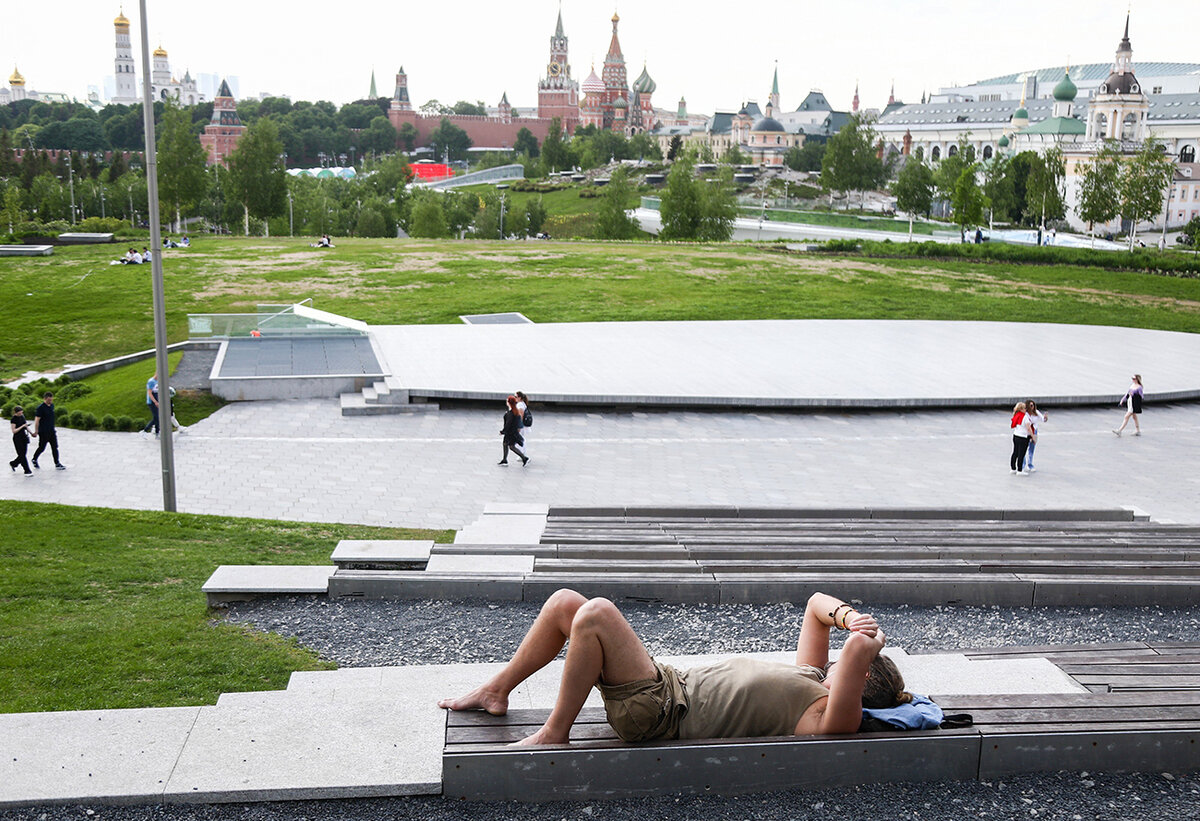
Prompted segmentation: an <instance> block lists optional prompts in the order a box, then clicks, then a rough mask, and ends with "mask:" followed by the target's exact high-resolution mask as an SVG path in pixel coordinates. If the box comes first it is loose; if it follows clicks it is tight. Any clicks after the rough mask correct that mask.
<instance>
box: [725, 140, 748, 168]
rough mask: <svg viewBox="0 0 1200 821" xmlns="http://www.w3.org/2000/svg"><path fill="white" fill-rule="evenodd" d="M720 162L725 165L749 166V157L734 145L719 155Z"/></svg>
mask: <svg viewBox="0 0 1200 821" xmlns="http://www.w3.org/2000/svg"><path fill="white" fill-rule="evenodd" d="M721 162H723V163H725V164H726V165H749V164H750V155H749V154H747V153H746V152H745V151H743V150H742V149H740V148H738V147H737V146H736V145H731V146H729V148H728V149H727V150H726V151H725V153H724V154H722V155H721Z"/></svg>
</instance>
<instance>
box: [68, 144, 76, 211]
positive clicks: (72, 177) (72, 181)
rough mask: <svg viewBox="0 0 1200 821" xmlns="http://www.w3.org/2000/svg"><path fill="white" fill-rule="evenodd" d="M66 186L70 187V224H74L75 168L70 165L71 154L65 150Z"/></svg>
mask: <svg viewBox="0 0 1200 821" xmlns="http://www.w3.org/2000/svg"><path fill="white" fill-rule="evenodd" d="M67 186H68V187H69V188H70V189H71V224H72V225H74V224H75V169H73V168H72V167H71V154H70V152H67Z"/></svg>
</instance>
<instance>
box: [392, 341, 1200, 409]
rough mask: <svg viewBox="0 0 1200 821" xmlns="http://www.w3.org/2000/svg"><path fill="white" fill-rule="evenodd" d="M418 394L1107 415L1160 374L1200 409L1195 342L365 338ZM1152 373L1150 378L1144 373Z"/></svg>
mask: <svg viewBox="0 0 1200 821" xmlns="http://www.w3.org/2000/svg"><path fill="white" fill-rule="evenodd" d="M371 334H372V336H374V338H375V340H376V343H377V345H378V346H379V349H380V350H381V352H382V356H383V358H384V360H385V361H386V363H387V367H388V368H389V369H390V370H391V372H392V374H393V375H394V376H395V377H396V379H397V380H398V382H399V384H401V385H403V386H404V387H405V388H407V389H408V390H410V391H411V392H412V393H414V394H416V395H424V396H432V397H435V398H437V397H449V398H458V399H497V398H503V397H504V396H505V395H506V394H508V393H510V392H512V391H513V390H514V389H518V388H519V389H521V390H523V391H525V392H526V393H528V394H529V395H530V396H532V397H534V399H539V398H540V399H542V400H543V401H557V402H575V403H581V404H585V405H590V406H593V407H594V406H597V405H603V404H614V403H622V404H633V405H643V406H644V405H664V404H665V405H674V406H689V407H708V408H713V407H728V406H731V405H740V406H743V407H756V408H776V407H800V408H828V407H853V408H863V407H879V408H895V407H922V408H938V409H940V408H946V407H980V406H984V407H986V406H993V407H994V406H997V405H1004V404H1005V403H1008V404H1009V406H1010V407H1011V404H1012V403H1013V402H1014V401H1015V400H1014V399H1012V398H1011V397H1014V396H1016V397H1021V398H1023V397H1027V396H1034V397H1037V398H1038V399H1039V400H1040V401H1042V402H1043V404H1046V405H1054V404H1059V405H1062V404H1068V403H1069V404H1080V403H1084V404H1086V403H1094V402H1097V401H1109V400H1110V399H1111V401H1113V402H1115V401H1116V398H1117V396H1119V395H1120V394H1122V393H1123V392H1124V391H1125V386H1126V385H1127V384H1128V383H1129V376H1130V374H1132V373H1135V372H1140V371H1147V372H1149V371H1151V370H1153V375H1154V378H1153V380H1152V383H1153V384H1152V386H1151V389H1152V391H1153V392H1154V393H1155V394H1156V395H1157V396H1158V398H1159V399H1160V400H1165V399H1197V398H1200V370H1198V369H1197V368H1196V366H1195V363H1196V362H1197V361H1200V335H1198V334H1185V333H1173V332H1169V331H1149V330H1142V329H1138V328H1118V327H1108V326H1095V325H1057V324H1050V323H1022V324H1019V325H1018V324H1014V323H1010V322H937V321H924V320H817V319H808V320H755V321H729V322H574V323H549V324H520V325H384V326H374V327H372V328H371ZM1149 363H1153V365H1151V364H1149Z"/></svg>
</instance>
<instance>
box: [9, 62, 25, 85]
mask: <svg viewBox="0 0 1200 821" xmlns="http://www.w3.org/2000/svg"><path fill="white" fill-rule="evenodd" d="M8 84H9V85H10V86H23V85H25V78H24V77H22V76H21V72H19V71H17V67H16V66H13V73H12V74H11V75H9V78H8Z"/></svg>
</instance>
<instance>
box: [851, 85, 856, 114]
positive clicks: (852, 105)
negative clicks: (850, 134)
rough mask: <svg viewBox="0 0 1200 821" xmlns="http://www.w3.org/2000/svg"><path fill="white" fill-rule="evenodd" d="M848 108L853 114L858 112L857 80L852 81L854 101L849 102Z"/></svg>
mask: <svg viewBox="0 0 1200 821" xmlns="http://www.w3.org/2000/svg"><path fill="white" fill-rule="evenodd" d="M850 110H851V111H852V112H853V113H855V114H857V113H858V80H855V81H854V102H852V103H851V104H850Z"/></svg>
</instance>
